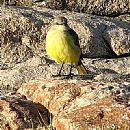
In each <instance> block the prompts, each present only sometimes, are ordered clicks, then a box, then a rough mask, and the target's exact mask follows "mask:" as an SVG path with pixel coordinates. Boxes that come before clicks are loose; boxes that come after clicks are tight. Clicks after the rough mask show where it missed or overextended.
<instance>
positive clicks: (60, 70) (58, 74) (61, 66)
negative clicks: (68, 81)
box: [58, 62, 64, 76]
mask: <svg viewBox="0 0 130 130" xmlns="http://www.w3.org/2000/svg"><path fill="white" fill-rule="evenodd" d="M63 65H64V62H63V63H62V65H61V68H60V70H59V73H58V76H60V74H61V70H62V68H63Z"/></svg>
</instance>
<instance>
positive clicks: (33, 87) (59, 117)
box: [17, 79, 130, 130]
mask: <svg viewBox="0 0 130 130" xmlns="http://www.w3.org/2000/svg"><path fill="white" fill-rule="evenodd" d="M17 92H18V93H20V94H21V95H24V96H26V98H27V99H28V100H31V101H33V102H35V103H40V104H42V105H44V106H45V107H46V108H47V109H48V110H49V111H50V112H51V113H52V114H53V116H54V118H53V127H56V130H73V129H77V130H84V129H86V128H98V127H99V128H104V129H105V128H111V127H116V128H118V129H123V128H127V129H128V128H130V110H129V102H130V82H125V81H124V82H97V81H90V80H88V81H87V80H85V81H83V80H58V79H57V80H54V79H50V80H49V79H48V80H34V81H30V82H29V83H26V84H24V85H23V86H22V87H21V88H20V89H19V90H18V91H17Z"/></svg>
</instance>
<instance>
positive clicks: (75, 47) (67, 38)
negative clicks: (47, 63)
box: [46, 17, 87, 75]
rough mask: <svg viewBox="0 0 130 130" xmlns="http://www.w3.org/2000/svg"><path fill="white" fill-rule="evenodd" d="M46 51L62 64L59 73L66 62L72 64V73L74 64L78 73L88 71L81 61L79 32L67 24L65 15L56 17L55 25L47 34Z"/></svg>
mask: <svg viewBox="0 0 130 130" xmlns="http://www.w3.org/2000/svg"><path fill="white" fill-rule="evenodd" d="M46 52H47V54H48V55H49V56H50V58H51V59H52V60H54V61H56V62H57V63H60V64H62V66H61V69H60V71H59V74H58V75H60V73H61V70H62V68H63V64H64V63H69V64H71V68H70V73H69V75H71V70H72V67H73V66H74V67H75V68H76V69H77V70H78V73H79V74H81V75H84V74H86V73H87V71H86V69H85V67H84V65H83V63H82V62H81V50H80V46H79V39H78V35H77V33H76V32H75V31H74V30H73V29H71V28H70V27H69V26H68V24H67V19H66V18H65V17H57V18H55V19H54V25H53V26H52V27H51V28H50V30H49V31H48V33H47V35H46Z"/></svg>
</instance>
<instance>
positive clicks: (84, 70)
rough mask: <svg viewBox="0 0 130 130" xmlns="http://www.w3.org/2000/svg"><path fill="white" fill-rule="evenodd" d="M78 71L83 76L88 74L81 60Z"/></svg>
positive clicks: (77, 67)
mask: <svg viewBox="0 0 130 130" xmlns="http://www.w3.org/2000/svg"><path fill="white" fill-rule="evenodd" d="M76 69H77V71H78V74H81V75H85V74H87V70H86V68H85V66H84V65H83V63H82V61H81V60H80V61H79V64H78V66H76Z"/></svg>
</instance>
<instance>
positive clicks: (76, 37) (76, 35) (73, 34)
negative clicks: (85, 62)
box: [67, 28, 82, 59]
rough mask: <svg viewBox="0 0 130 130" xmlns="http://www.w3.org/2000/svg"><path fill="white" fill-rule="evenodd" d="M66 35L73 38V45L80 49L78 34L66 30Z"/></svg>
mask: <svg viewBox="0 0 130 130" xmlns="http://www.w3.org/2000/svg"><path fill="white" fill-rule="evenodd" d="M67 33H69V34H70V35H71V36H72V37H73V39H74V44H75V45H76V46H78V47H79V48H80V45H79V37H78V34H77V33H76V32H75V31H74V30H73V29H71V28H69V29H68V30H67ZM80 50H81V49H80ZM80 59H82V51H81V56H80Z"/></svg>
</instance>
